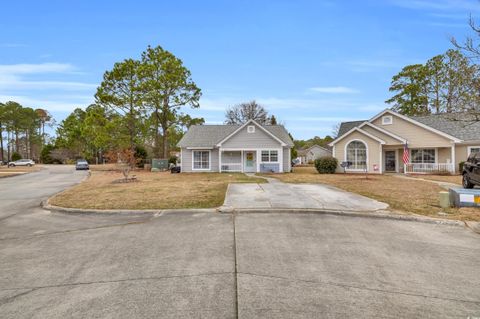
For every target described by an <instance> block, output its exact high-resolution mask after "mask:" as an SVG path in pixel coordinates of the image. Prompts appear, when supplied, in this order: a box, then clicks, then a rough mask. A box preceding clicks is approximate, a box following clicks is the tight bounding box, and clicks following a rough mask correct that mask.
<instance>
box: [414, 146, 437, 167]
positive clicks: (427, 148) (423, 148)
mask: <svg viewBox="0 0 480 319" xmlns="http://www.w3.org/2000/svg"><path fill="white" fill-rule="evenodd" d="M412 150H435V163H424V162H423V156H422V163H413V162H412V159H413V157H412ZM408 153H409V154H408V155H409V162H408V164H438V147H414V148H409V149H408Z"/></svg>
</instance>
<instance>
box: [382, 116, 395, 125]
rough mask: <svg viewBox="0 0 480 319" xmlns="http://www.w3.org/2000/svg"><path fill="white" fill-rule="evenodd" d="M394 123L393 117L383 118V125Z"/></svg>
mask: <svg viewBox="0 0 480 319" xmlns="http://www.w3.org/2000/svg"><path fill="white" fill-rule="evenodd" d="M392 123H393V117H392V116H391V115H385V116H383V117H382V125H390V124H392Z"/></svg>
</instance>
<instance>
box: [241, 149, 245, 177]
mask: <svg viewBox="0 0 480 319" xmlns="http://www.w3.org/2000/svg"><path fill="white" fill-rule="evenodd" d="M240 157H241V159H240V162H241V163H242V169H241V170H242V173H244V170H245V169H244V167H245V164H244V163H243V150H241V151H240Z"/></svg>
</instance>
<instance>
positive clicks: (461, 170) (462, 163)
mask: <svg viewBox="0 0 480 319" xmlns="http://www.w3.org/2000/svg"><path fill="white" fill-rule="evenodd" d="M463 165H465V162H464V161H462V162H460V163H458V168H459V170H458V171H459V172H460V173H461V172H463Z"/></svg>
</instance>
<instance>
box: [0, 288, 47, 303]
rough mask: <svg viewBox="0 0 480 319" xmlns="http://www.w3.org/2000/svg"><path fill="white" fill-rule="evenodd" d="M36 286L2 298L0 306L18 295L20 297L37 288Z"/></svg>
mask: <svg viewBox="0 0 480 319" xmlns="http://www.w3.org/2000/svg"><path fill="white" fill-rule="evenodd" d="M37 289H38V288H32V289H29V290H28V291H24V292H21V293H18V294H16V295H13V296H10V297H7V298H4V299H1V300H0V306H3V305H4V304H7V303H9V302H12V301H14V300H15V299H17V298H18V297H22V296H25V295H28V294H29V293H31V292H33V291H35V290H37Z"/></svg>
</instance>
